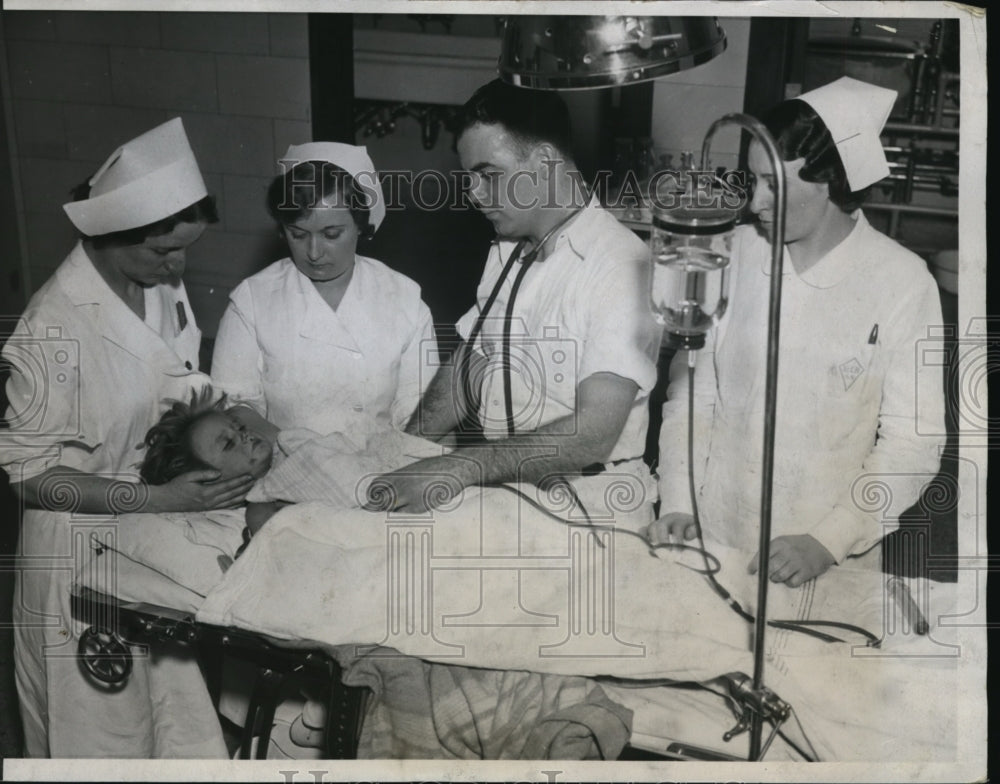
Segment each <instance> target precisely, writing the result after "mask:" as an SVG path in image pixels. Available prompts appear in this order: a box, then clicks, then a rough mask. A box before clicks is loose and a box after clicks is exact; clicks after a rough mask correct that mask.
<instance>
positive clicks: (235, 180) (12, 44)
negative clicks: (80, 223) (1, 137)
mask: <svg viewBox="0 0 1000 784" xmlns="http://www.w3.org/2000/svg"><path fill="white" fill-rule="evenodd" d="M3 22H4V24H3V27H2V30H3V35H4V39H5V41H4V42H5V46H6V52H7V62H6V63H5V64H4V67H5V68H6V69H7V70H8V73H9V74H10V77H9V83H10V90H11V96H10V98H11V102H10V104H9V105H10V111H11V114H12V117H13V121H14V122H13V125H14V133H15V137H16V139H15V141H16V145H15V148H16V158H15V160H14V164H15V165H16V166H17V167H18V170H19V174H20V181H21V196H22V199H23V202H24V210H25V215H24V225H25V226H26V233H27V238H26V239H27V248H28V255H29V258H28V264H29V271H30V273H31V281H30V285H31V287H32V289H37V288H38V287H39V286H40V285H41V284H42V283H43V282H44V281H45V279H46V278H47V277H48V276H49V275H50V274H51V272H52V271H53V270H54V269H55V268H56V267H57V266H58V265H59V263H60V262H61V261H62V259H63V258H64V257H65V255H66V253H67V252H68V251H69V249H70V247H71V246H72V243H73V241H74V233H73V227H72V225H71V224H70V223H69V221H68V220H67V219H66V217H65V214H64V213H63V210H62V206H61V205H62V204H63V203H64V202H65V201H67V200H68V198H69V197H68V192H69V190H70V188H72V187H73V186H74V185H76V184H78V183H80V182H82V181H83V180H84V179H86V178H87V177H89V176H90V175H91V174H92V173H93V172H94V170H95V169H96V168H97V166H99V165H100V164H101V163H102V162H103V161H104V159H105V158H106V157H107V156H108V154H110V152H111V151H112V150H113V149H114V148H115V147H116V146H117V145H119V144H121V143H122V142H124V141H127V140H128V139H130V138H133V137H134V136H136V135H138V134H140V133H142V132H144V131H146V130H149V129H150V128H152V127H153V126H155V125H157V124H159V123H161V122H164V121H165V120H167V119H169V118H171V117H175V116H180V117H182V118H183V120H184V124H185V127H186V128H187V130H188V135H189V136H190V138H191V145H192V147H193V148H194V151H195V155H196V156H197V157H198V161H199V163H200V164H201V167H202V170H203V173H204V174H205V181H206V185H207V186H208V188H209V191H210V192H212V193H213V195H215V197H216V199H217V201H218V204H219V210H220V218H221V220H220V222H219V224H218V225H216V226H213V227H211V228H210V229H209V231H208V232H206V234H205V235H204V237H203V239H202V240H201V241H200V242H199V243H197V244H196V245H194V246H193V247H192V249H191V251H190V253H189V262H188V272H187V274H186V276H185V279H186V282H187V284H188V288H189V290H190V292H191V299H192V305H193V307H194V309H195V313H196V315H197V317H198V321H199V323H200V325H201V327H202V330H203V331H204V332H205V334H206V335H207V336H210V337H211V336H213V335H214V334H215V330H216V327H217V324H218V320H219V318H220V316H221V315H222V311H223V309H224V308H225V304H226V299H227V297H228V293H229V290H230V289H231V288H232V287H233V286H235V285H236V284H237V283H238V282H239V281H240V280H242V279H243V278H244V277H246V276H247V275H250V274H252V273H253V272H255V271H257V270H259V269H261V268H262V267H263V266H265V265H266V264H268V263H270V262H271V261H273V260H274V259H275V258H277V255H278V254H279V253H280V252H281V246H280V244H279V243H278V242H277V240H276V236H277V235H276V232H275V229H274V226H273V223H272V222H271V220H270V218H269V217H268V215H267V212H266V209H265V207H264V198H265V193H266V189H267V183H268V182H269V179H270V177H271V176H273V175H274V174H275V173H276V165H275V161H276V159H277V157H278V156H280V155H281V154H283V153H284V151H285V149H286V148H287V147H288V145H289V144H301V143H302V142H305V141H309V140H310V139H311V125H310V92H309V59H308V54H309V53H308V32H307V24H306V17H305V15H304V14H250V13H248V14H231V13H225V14H221V13H219V14H217V13H150V12H145V13H139V12H126V13H122V12H48V11H46V12H41V11H39V12H33V11H16V12H4V17H3Z"/></svg>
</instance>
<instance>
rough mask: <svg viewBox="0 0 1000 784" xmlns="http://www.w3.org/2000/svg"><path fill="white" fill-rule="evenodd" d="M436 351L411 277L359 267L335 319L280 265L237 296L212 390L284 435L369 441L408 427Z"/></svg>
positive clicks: (312, 290) (218, 344)
mask: <svg viewBox="0 0 1000 784" xmlns="http://www.w3.org/2000/svg"><path fill="white" fill-rule="evenodd" d="M436 351H437V344H436V341H435V338H434V328H433V324H432V322H431V313H430V310H429V309H428V308H427V306H426V305H425V304H424V303H423V301H422V300H421V299H420V288H419V287H418V286H417V284H416V283H414V282H413V281H412V280H410V279H409V278H407V277H406V276H405V275H402V274H400V273H398V272H395V271H393V270H391V269H390V268H389V267H387V266H386V265H385V264H383V263H382V262H380V261H376V260H375V259H369V258H366V257H364V256H357V257H355V266H354V274H353V276H352V278H351V282H350V284H349V285H348V287H347V291H346V292H345V293H344V297H343V300H342V301H341V302H340V305H339V306H338V307H337V310H336V311H334V310H333V309H332V308H331V307H330V306H329V305H328V304H327V303H326V301H324V300H323V298H322V297H321V296H320V294H319V292H317V291H316V287H315V286H314V285H313V283H312V282H311V281H310V280H309V279H308V278H307V277H306V276H305V275H303V274H302V273H301V272H299V271H298V270H297V269H296V267H295V265H294V263H293V262H292V261H291V259H282V260H281V261H277V262H275V263H274V264H272V265H271V266H269V267H267V268H266V269H264V270H262V271H261V272H259V273H257V274H256V275H253V276H252V277H250V278H247V279H246V280H245V281H243V282H242V283H241V284H240V285H239V286H237V287H236V289H234V290H233V293H232V295H231V296H230V302H229V308H228V309H227V310H226V313H225V315H224V316H223V318H222V322H221V324H220V325H219V333H218V336H217V337H216V341H215V353H214V356H213V359H212V381H213V383H214V384H215V385H216V387H217V388H219V389H221V390H222V391H225V392H227V393H228V394H229V395H230V397H231V398H232V399H233V400H235V401H239V402H245V403H248V404H250V405H252V406H253V407H254V408H256V409H257V410H258V411H259V412H260V413H261V414H262V415H264V416H265V417H267V418H268V419H269V420H270V421H271V422H273V423H274V424H276V425H277V426H278V427H280V428H282V429H291V428H308V429H309V430H313V431H315V432H317V433H319V434H321V435H327V434H329V433H333V432H342V433H345V434H348V435H350V434H355V435H357V436H358V437H359V438H360V439H361V440H362V441H363V440H364V437H365V436H366V435H368V434H369V433H372V432H377V431H378V430H381V429H384V428H385V426H386V425H392V426H395V427H397V428H402V427H403V426H404V425H405V424H406V422H407V420H408V419H409V417H410V415H411V414H412V413H413V411H414V409H415V408H416V405H417V401H418V400H419V398H420V395H421V393H422V392H423V390H424V389H425V388H426V386H427V384H428V383H429V381H430V376H431V375H432V374H433V372H434V371H433V366H431V365H430V364H429V363H430V362H432V361H436V356H435V355H436ZM428 368H430V369H428Z"/></svg>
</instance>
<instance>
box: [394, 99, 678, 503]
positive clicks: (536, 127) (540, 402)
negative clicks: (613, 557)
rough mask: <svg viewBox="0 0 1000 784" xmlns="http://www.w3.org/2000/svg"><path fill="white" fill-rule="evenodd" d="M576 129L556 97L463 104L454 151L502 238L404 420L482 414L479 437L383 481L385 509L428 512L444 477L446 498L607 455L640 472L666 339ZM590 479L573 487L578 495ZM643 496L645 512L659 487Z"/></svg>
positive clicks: (573, 470)
mask: <svg viewBox="0 0 1000 784" xmlns="http://www.w3.org/2000/svg"><path fill="white" fill-rule="evenodd" d="M569 138H570V128H569V117H568V112H567V110H566V107H565V105H564V104H563V102H562V100H561V99H560V98H559V97H558V96H557V95H555V94H554V93H546V92H541V91H534V90H526V89H523V88H517V87H512V86H509V85H506V84H503V83H502V82H500V81H494V82H491V83H490V84H487V85H485V86H483V87H482V88H480V89H479V90H478V91H477V92H476V94H475V95H474V96H473V97H472V98H471V99H470V100H469V102H468V103H467V104H466V106H465V109H464V118H463V124H462V127H461V130H460V133H459V137H458V153H459V157H460V159H461V162H462V167H463V168H464V169H465V170H467V171H468V172H469V175H470V178H471V181H470V188H469V190H470V194H471V197H472V199H473V201H474V203H475V204H476V206H477V207H478V208H479V209H480V210H481V211H482V212H483V214H484V215H485V216H486V217H487V218H488V219H489V220H490V222H491V223H493V225H494V227H495V229H496V232H497V240H498V241H497V242H496V243H495V244H494V246H493V248H492V249H491V251H490V255H489V258H488V259H487V262H486V268H485V270H484V273H483V278H482V281H481V282H480V285H479V289H478V292H477V303H476V305H475V306H474V307H473V308H472V309H471V310H470V311H469V312H468V313H466V314H465V316H463V317H462V319H461V320H460V321H459V323H458V331H459V333H460V334H461V336H462V338H463V339H464V341H465V342H464V343H463V345H462V347H461V348H460V349H459V350H458V351H457V352H456V355H455V356H456V358H457V359H456V361H454V362H452V363H450V364H446V365H444V366H442V367H441V368H440V369H439V371H438V372H437V374H436V376H435V377H434V379H433V381H432V382H431V385H430V388H429V389H428V390H427V393H426V394H425V395H424V397H423V399H422V401H421V403H420V405H419V406H418V408H417V411H416V413H415V414H414V416H413V418H412V419H411V421H410V423H409V425H408V427H407V430H408V432H411V433H414V434H417V435H422V436H424V437H428V438H434V439H441V438H443V437H445V436H446V435H448V434H449V433H452V432H454V431H455V430H456V429H457V428H458V427H459V425H460V423H461V422H462V420H463V418H464V417H465V416H466V415H467V414H468V413H475V414H476V415H477V416H478V419H479V422H480V423H481V425H482V427H483V430H484V433H485V436H486V439H487V443H486V445H476V446H466V447H461V448H459V449H457V450H455V451H454V452H452V453H451V454H448V455H446V456H443V457H438V458H431V459H427V460H423V461H420V462H419V463H417V464H415V465H413V466H410V467H408V468H406V469H403V470H401V471H398V472H394V473H392V474H388V475H386V476H385V477H383V479H384V480H385V482H386V483H388V485H390V486H391V490H392V493H391V495H392V499H393V501H392V508H394V509H397V510H399V509H407V510H411V511H423V510H424V509H426V508H427V506H428V504H429V499H428V498H425V495H426V493H427V491H428V489H429V488H431V487H432V486H437V487H440V483H441V480H442V478H444V479H445V480H446V481H447V482H450V483H451V493H452V494H454V493H457V492H459V491H460V490H461V488H462V487H468V486H473V485H492V484H498V483H502V482H526V483H533V484H538V483H540V482H542V481H543V480H545V479H547V478H549V479H551V478H554V477H567V476H568V477H577V478H578V477H580V475H581V472H584V473H586V474H595V473H597V474H599V473H600V472H602V471H603V470H604V468H605V467H606V466H607V465H609V464H611V463H614V464H615V472H616V473H620V472H623V471H627V472H629V473H630V474H633V475H635V476H641V475H642V474H644V473H645V466H644V465H643V464H642V461H641V455H642V453H643V448H644V442H645V433H646V427H647V422H648V412H647V396H648V393H649V390H650V389H651V388H652V386H653V384H654V382H655V380H656V356H657V351H658V346H659V329H658V327H657V325H656V323H655V321H654V320H653V317H652V314H651V311H650V306H649V288H648V287H649V282H648V281H649V254H648V250H647V248H646V245H645V244H644V243H643V242H642V241H641V240H639V239H638V238H637V237H636V236H635V235H634V234H632V232H631V231H629V230H628V229H626V228H624V227H623V226H622V225H621V224H620V223H618V222H617V221H616V220H615V219H614V218H613V217H612V216H611V215H610V214H609V213H607V212H606V211H605V210H604V209H602V208H601V207H600V205H599V204H598V203H597V201H596V200H595V199H592V198H590V197H589V196H588V195H587V194H586V193H585V189H584V188H583V187H582V186H581V183H582V178H581V176H580V173H579V171H578V170H577V169H576V166H575V164H574V163H573V161H572V158H571V157H570V154H569ZM505 324H507V325H508V327H507V329H506V330H505ZM505 333H506V334H505ZM505 343H506V345H507V349H506V351H505V349H504V345H505ZM505 356H506V357H507V358H508V359H507V360H506V361H505ZM505 364H508V365H509V367H510V372H509V373H505V372H504V365H505ZM584 469H587V470H586V471H584ZM647 476H648V474H647ZM590 479H593V480H596V481H595V485H596V484H600V477H599V476H592V477H590ZM588 481H589V479H588V478H584V479H582V480H579V479H578V480H577V481H576V482H575V484H576V486H577V487H578V489H579V490H580V492H581V495H584V496H586V495H587V492H586V485H587V482H588ZM438 499H439V500H443V499H441V497H440V496H439V497H438ZM645 500H646V503H645V504H642V505H641V506H643V508H644V509H646V510H648V509H651V503H652V500H653V499H652V494H650V495H649V497H648V498H646V499H645Z"/></svg>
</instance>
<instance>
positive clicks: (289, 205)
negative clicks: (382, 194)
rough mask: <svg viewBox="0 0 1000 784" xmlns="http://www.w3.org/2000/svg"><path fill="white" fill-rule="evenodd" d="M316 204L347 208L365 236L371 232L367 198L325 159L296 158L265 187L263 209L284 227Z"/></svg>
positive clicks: (368, 237) (372, 231)
mask: <svg viewBox="0 0 1000 784" xmlns="http://www.w3.org/2000/svg"><path fill="white" fill-rule="evenodd" d="M320 206H340V207H347V209H348V210H349V211H350V213H351V217H352V218H353V219H354V224H355V225H356V226H357V227H358V232H359V233H360V234H361V236H362V237H364V238H365V239H370V238H371V237H372V235H374V234H375V226H374V225H373V224H372V222H371V211H370V209H369V208H370V206H371V198H370V195H369V194H368V193H366V192H365V190H364V188H362V187H359V186H358V184H357V182H356V181H355V180H354V177H352V176H351V175H350V174H349V173H348V172H346V171H345V170H344V169H342V168H341V167H340V166H337V165H336V164H334V163H330V162H329V161H300V162H299V163H296V164H295V165H294V166H292V167H291V168H290V169H288V170H287V171H286V172H285V173H284V174H279V175H278V176H277V177H275V178H274V179H273V180H272V181H271V184H270V186H268V189H267V211H268V212H269V213H270V214H271V217H272V218H274V220H275V221H277V222H278V225H279V226H282V227H284V226H287V225H289V224H291V223H295V221H297V220H299V219H300V218H302V217H303V216H304V215H305V214H306V213H307V212H309V211H310V210H312V209H314V208H316V207H320Z"/></svg>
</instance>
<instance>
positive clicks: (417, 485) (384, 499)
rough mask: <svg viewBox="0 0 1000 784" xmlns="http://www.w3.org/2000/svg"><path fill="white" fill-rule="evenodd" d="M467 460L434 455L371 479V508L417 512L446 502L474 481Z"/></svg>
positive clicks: (367, 507) (369, 509)
mask: <svg viewBox="0 0 1000 784" xmlns="http://www.w3.org/2000/svg"><path fill="white" fill-rule="evenodd" d="M463 462H464V461H454V460H451V459H449V458H448V457H431V458H427V459H425V460H420V461H418V462H416V463H413V464H412V465H408V466H406V467H404V468H400V469H397V470H396V471H393V472H391V473H388V474H382V475H381V476H379V477H377V478H375V479H374V480H372V483H371V485H369V487H368V503H366V504H365V505H364V507H363V508H364V509H367V510H368V511H372V512H399V511H404V510H405V511H407V512H412V513H414V514H419V513H421V512H426V511H427V510H428V509H433V508H436V507H440V506H443V505H445V504H447V503H448V502H449V501H451V500H452V499H453V498H455V496H457V495H458V494H459V493H461V492H462V489H463V488H465V487H467V486H468V485H470V484H472V483H473V479H472V478H471V477H470V476H469V471H468V469H467V466H465V465H463Z"/></svg>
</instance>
